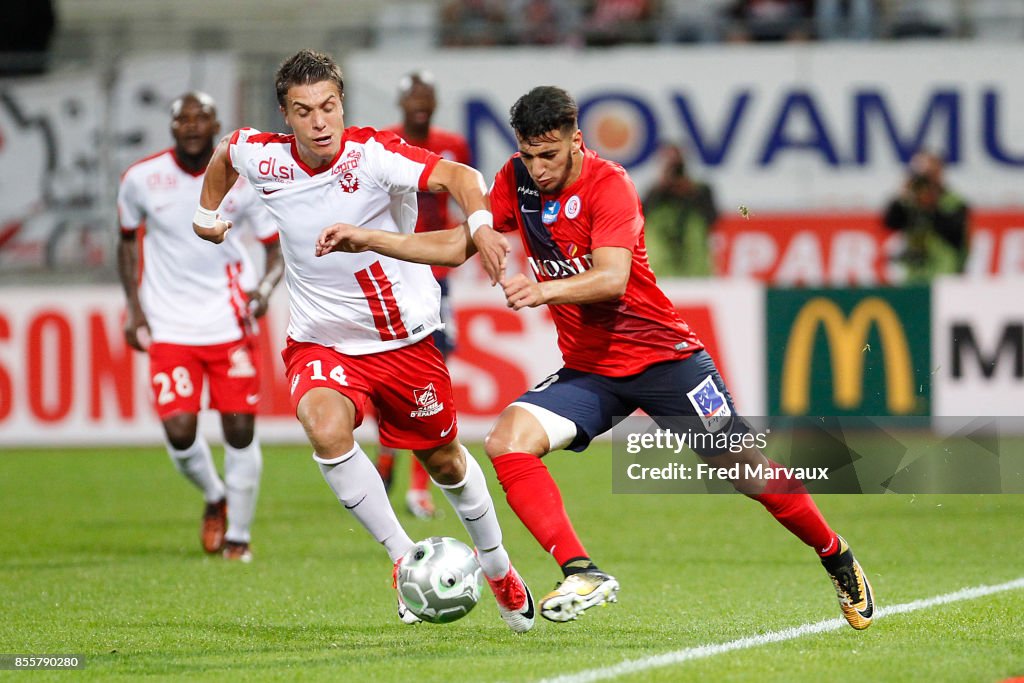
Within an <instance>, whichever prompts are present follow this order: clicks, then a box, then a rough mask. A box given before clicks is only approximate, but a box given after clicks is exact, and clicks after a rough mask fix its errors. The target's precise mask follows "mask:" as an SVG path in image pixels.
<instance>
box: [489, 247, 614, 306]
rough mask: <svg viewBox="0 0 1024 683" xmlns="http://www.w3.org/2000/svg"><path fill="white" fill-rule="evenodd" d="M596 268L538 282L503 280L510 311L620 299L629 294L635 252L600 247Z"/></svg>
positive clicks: (519, 278)
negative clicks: (548, 305)
mask: <svg viewBox="0 0 1024 683" xmlns="http://www.w3.org/2000/svg"><path fill="white" fill-rule="evenodd" d="M593 256H594V265H593V266H592V267H591V268H590V269H589V270H587V271H585V272H583V273H580V274H579V275H573V276H572V277H567V278H564V279H561V280H547V281H545V282H536V281H534V280H531V279H529V278H527V277H526V276H525V275H523V274H522V273H519V274H517V275H514V276H512V277H511V278H509V279H507V280H502V282H501V287H502V289H503V290H504V291H505V300H506V302H507V304H508V307H509V308H512V309H514V310H517V311H518V310H520V309H523V308H531V307H534V306H540V305H541V304H593V303H597V302H599V301H611V300H613V299H618V298H619V297H621V296H622V295H623V294H625V293H626V285H627V284H628V282H629V273H630V270H631V269H632V266H633V252H631V251H630V250H629V249H623V248H622V247H598V248H597V249H595V250H594V254H593Z"/></svg>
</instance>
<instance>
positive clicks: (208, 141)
mask: <svg viewBox="0 0 1024 683" xmlns="http://www.w3.org/2000/svg"><path fill="white" fill-rule="evenodd" d="M171 116H172V118H171V135H172V136H173V137H174V147H172V148H170V149H165V150H163V151H162V152H159V153H157V154H154V155H152V156H149V157H146V158H145V159H142V160H141V161H138V162H136V163H135V164H133V165H132V166H131V167H129V168H128V170H127V171H125V173H124V175H123V177H122V179H121V186H120V189H119V191H118V196H117V207H118V215H119V218H120V223H121V244H120V247H119V250H118V265H119V271H120V276H121V283H122V285H123V287H124V290H125V294H126V296H127V301H128V312H127V318H126V321H125V337H126V338H127V340H128V344H129V345H130V346H132V348H134V349H137V350H139V351H143V350H148V352H149V371H150V378H151V382H152V387H153V398H154V402H155V404H156V409H157V413H158V414H159V416H160V419H161V420H162V422H163V427H164V432H165V433H166V435H167V450H168V452H169V454H170V456H171V460H172V461H173V462H174V464H175V467H177V469H178V471H180V472H181V473H182V474H183V475H184V476H185V477H187V478H188V479H189V480H190V481H191V482H192V483H193V484H195V486H196V487H197V488H199V489H200V490H201V491H202V492H203V496H204V497H205V498H206V510H205V513H204V515H203V531H202V542H203V547H204V548H205V549H206V551H207V552H210V553H213V552H217V551H220V550H221V549H222V546H223V551H224V553H223V554H224V557H226V558H228V559H236V560H242V561H245V562H248V561H250V560H251V559H252V553H251V551H250V549H249V541H250V527H251V525H252V519H253V515H254V512H255V507H256V496H257V493H258V491H259V480H260V472H261V471H262V456H261V453H260V444H259V441H258V439H257V438H256V436H255V434H254V428H255V414H256V408H257V405H258V402H259V376H258V373H257V368H258V367H259V363H257V362H256V360H255V359H254V358H253V353H254V348H255V347H254V344H253V342H254V338H253V336H252V333H253V331H254V328H253V325H254V323H253V320H252V318H254V317H259V316H262V315H263V314H264V313H265V312H266V310H267V299H268V297H269V296H270V293H271V291H272V290H273V288H274V286H275V285H276V284H277V282H278V281H279V280H280V279H281V272H282V263H281V249H280V245H279V244H278V241H277V228H276V227H275V226H274V223H273V221H272V220H271V218H270V216H269V214H267V212H266V211H265V210H264V209H263V207H262V206H261V205H260V203H259V200H258V198H257V197H256V195H255V193H254V192H253V190H252V188H251V187H250V186H249V184H248V183H245V182H244V181H240V182H239V183H238V185H237V186H235V187H233V188H232V189H231V192H230V193H228V195H227V196H226V197H225V199H224V202H223V204H222V205H221V211H222V212H223V213H224V214H225V215H226V216H229V217H231V219H232V220H247V221H248V222H249V223H250V225H252V227H253V228H254V229H255V230H256V234H257V237H259V238H260V240H261V241H262V242H263V244H264V247H265V248H266V269H265V274H264V275H263V279H262V281H261V282H260V283H259V284H258V285H257V283H256V277H255V275H254V274H253V267H252V264H251V263H250V260H249V257H248V253H247V251H246V249H245V247H244V245H243V244H242V243H241V242H240V241H239V240H238V239H235V238H233V239H231V240H230V242H229V244H228V245H227V246H226V247H225V248H224V249H216V248H214V247H213V245H210V244H205V243H203V242H200V241H199V240H197V239H196V238H195V235H193V234H192V232H191V231H190V230H189V229H188V226H189V224H190V220H191V218H192V215H191V214H192V212H193V211H194V210H195V203H196V202H197V201H198V200H199V192H200V190H201V188H202V185H203V173H204V172H205V170H206V164H207V162H209V160H210V156H211V155H212V154H213V144H214V137H215V136H216V135H217V132H218V131H219V129H220V124H219V123H218V122H217V111H216V108H215V106H214V102H213V99H212V98H210V96H209V95H206V94H205V93H199V92H192V93H187V94H185V95H183V96H181V97H180V98H178V99H177V100H175V101H174V104H173V105H172V106H171ZM143 225H145V228H146V232H145V239H144V241H143V252H144V256H145V258H144V261H143V263H144V267H143V270H142V282H141V284H139V283H138V280H137V276H138V255H137V254H138V244H137V240H136V232H137V229H138V228H140V227H142V226H143ZM150 340H151V343H150ZM206 379H208V380H209V383H210V407H211V408H213V409H214V410H217V411H219V412H220V416H221V426H222V428H223V430H224V441H225V444H224V480H223V481H221V479H220V477H219V476H218V475H217V469H216V467H214V464H213V460H212V458H211V455H210V446H209V444H207V442H206V439H205V438H203V436H202V435H201V434H197V432H196V424H197V417H198V413H199V408H200V396H201V395H202V393H203V383H204V380H206ZM225 508H226V509H227V511H229V512H230V513H231V514H230V518H229V519H228V520H225V517H226V512H225ZM225 525H227V528H226V529H225Z"/></svg>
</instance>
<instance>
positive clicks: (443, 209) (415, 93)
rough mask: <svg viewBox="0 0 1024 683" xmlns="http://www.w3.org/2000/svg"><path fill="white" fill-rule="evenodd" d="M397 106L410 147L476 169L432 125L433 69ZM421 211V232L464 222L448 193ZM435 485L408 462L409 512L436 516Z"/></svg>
mask: <svg viewBox="0 0 1024 683" xmlns="http://www.w3.org/2000/svg"><path fill="white" fill-rule="evenodd" d="M398 106H399V107H400V108H401V109H402V123H400V124H398V125H395V126H392V127H391V128H388V129H387V130H389V131H391V132H393V133H397V134H398V135H400V136H401V137H402V138H403V139H405V141H406V142H408V143H409V144H410V145H415V146H416V147H422V148H423V149H429V150H430V151H431V152H434V153H435V154H439V155H440V156H441V157H442V158H444V159H448V160H449V161H457V162H459V163H460V164H466V165H467V166H472V165H473V160H472V157H471V155H470V153H469V143H467V142H466V139H465V138H464V137H462V136H461V135H459V134H458V133H456V132H454V131H450V130H445V129H444V128H439V127H437V126H433V125H431V121H432V120H433V118H434V111H435V110H436V109H437V89H436V86H435V84H434V76H433V74H431V73H430V72H429V71H413V72H412V73H409V74H406V75H405V76H403V77H402V79H401V80H400V81H399V82H398ZM416 203H417V208H418V213H417V216H416V231H417V232H425V231H429V230H446V229H448V228H451V227H454V226H456V225H458V224H459V223H461V222H462V220H463V219H464V217H463V216H462V215H461V211H459V209H458V206H457V205H456V206H455V207H454V209H455V212H456V215H457V216H458V217H457V218H456V217H455V216H453V212H452V209H453V207H452V204H453V202H452V201H451V195H449V194H448V193H447V192H418V193H417V194H416ZM449 270H450V269H449V268H445V267H444V266H434V267H433V268H431V271H432V272H433V273H434V278H436V279H437V284H438V285H440V286H441V322H442V323H444V328H443V329H440V330H437V331H435V332H434V334H433V337H434V344H435V345H436V346H437V348H438V350H439V351H441V355H442V356H444V357H445V359H447V358H448V355H449V354H450V353H452V352H453V351H454V350H455V338H456V330H455V321H454V320H453V319H452V314H451V304H450V303H449V300H448V271H449ZM395 458H396V452H395V450H394V449H392V448H388V447H386V446H383V445H381V446H380V448H379V450H378V451H377V471H378V472H380V476H381V478H382V479H383V480H384V486H385V488H388V489H390V487H391V480H392V474H393V471H394V466H395ZM429 482H430V479H429V477H428V476H427V471H426V470H424V469H423V466H422V465H421V464H420V461H419V460H417V459H416V458H412V459H410V462H409V489H408V491H406V494H405V504H406V507H408V508H409V512H411V513H412V514H414V515H416V516H417V517H419V518H420V519H429V518H431V517H433V516H434V514H435V509H434V502H433V500H432V499H431V495H430V489H429V488H428V484H429Z"/></svg>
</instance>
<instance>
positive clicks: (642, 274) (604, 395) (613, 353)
mask: <svg viewBox="0 0 1024 683" xmlns="http://www.w3.org/2000/svg"><path fill="white" fill-rule="evenodd" d="M577 112H578V110H577V107H576V103H575V101H574V100H573V99H572V97H571V96H570V95H569V94H568V93H567V92H565V91H564V90H562V89H560V88H555V87H550V86H543V87H538V88H534V89H533V90H531V91H530V92H529V93H527V94H526V95H524V96H523V97H521V98H520V99H519V100H518V101H517V102H516V103H515V105H514V106H513V107H512V110H511V119H510V121H511V124H512V128H513V129H514V131H515V134H516V139H517V141H518V145H519V152H518V153H517V154H515V155H514V156H513V157H512V158H511V159H509V160H508V162H507V163H506V164H505V165H504V166H503V167H502V168H501V170H499V171H498V174H497V176H496V177H495V179H494V185H493V187H492V189H491V208H492V211H493V215H494V227H495V228H497V229H498V230H500V231H502V230H503V231H518V232H519V233H520V236H521V237H522V241H523V245H524V247H525V248H526V251H527V253H528V255H529V263H530V266H531V269H532V270H533V274H534V276H535V278H536V280H530V279H529V278H527V277H526V276H525V275H522V274H519V275H515V276H513V277H510V278H507V279H503V281H502V283H501V284H502V287H503V288H504V291H505V297H506V300H507V303H508V305H509V306H510V307H511V308H513V309H515V310H520V309H522V308H525V307H532V306H539V305H541V304H551V307H550V309H549V310H550V312H551V315H552V318H553V319H554V322H555V326H556V329H557V332H558V344H559V348H560V349H561V351H562V355H563V358H564V362H565V367H564V368H562V369H561V370H559V371H558V372H557V373H555V374H554V375H552V376H550V377H548V378H547V379H545V380H544V381H543V382H541V383H540V384H538V385H537V386H536V387H534V388H533V389H531V390H530V391H527V392H526V393H524V394H523V395H522V396H521V397H520V398H519V399H518V400H516V401H515V402H514V403H512V404H511V405H510V406H508V407H507V408H506V409H505V410H504V411H503V412H502V414H501V416H500V417H499V418H498V421H497V423H496V424H495V425H494V427H493V428H492V429H491V432H490V434H488V436H487V443H486V448H487V454H488V456H489V457H490V458H491V461H492V462H493V464H494V469H495V472H496V473H497V476H498V481H499V482H500V483H501V485H502V487H503V488H504V489H505V493H506V496H507V499H508V503H509V506H510V507H511V508H512V509H513V510H514V511H515V513H516V514H517V515H518V516H519V518H520V519H521V520H522V521H523V523H524V524H525V525H526V527H527V529H529V531H530V532H531V533H532V534H533V536H534V538H536V539H537V541H538V542H539V543H540V544H541V546H542V547H543V548H544V549H545V550H546V551H548V552H550V553H551V554H552V555H553V556H554V558H555V560H556V561H557V562H558V564H559V565H560V566H561V568H562V572H563V574H564V576H565V579H564V580H563V581H562V582H561V583H560V584H559V586H558V587H557V588H556V589H555V590H554V591H552V592H551V593H549V594H548V595H546V596H545V597H544V598H543V599H542V600H541V602H540V608H541V614H542V615H543V616H544V617H546V618H547V619H550V620H552V621H569V620H572V619H575V618H576V617H577V615H579V613H580V612H581V611H583V610H586V609H588V608H590V607H593V606H594V605H598V604H601V603H603V602H606V601H614V599H615V596H616V593H617V591H618V588H619V584H618V581H617V580H616V579H615V578H614V577H612V576H611V575H609V574H607V573H606V572H603V571H601V570H600V569H598V568H597V566H596V564H595V563H594V562H593V560H592V559H591V558H590V556H589V555H588V554H587V551H586V550H585V549H584V547H583V544H582V543H581V542H580V540H579V538H578V537H577V535H576V532H575V531H574V530H573V527H572V524H571V523H570V521H569V518H568V516H567V515H566V512H565V507H564V506H563V504H562V498H561V494H560V492H559V490H558V487H557V486H556V484H555V482H554V480H553V479H552V477H551V475H550V473H549V472H548V470H547V467H545V465H544V464H543V463H542V462H541V457H543V456H544V455H546V454H547V453H549V452H550V451H552V450H556V449H560V448H568V449H570V450H575V451H582V450H584V449H585V448H586V446H587V445H588V444H589V443H590V441H591V439H593V438H594V437H595V436H597V435H598V434H601V433H602V432H605V431H607V430H608V429H610V428H611V427H612V425H613V423H614V419H615V416H625V415H629V414H630V413H632V412H633V411H634V410H635V409H637V408H641V409H643V410H644V411H646V412H647V413H648V414H649V415H657V416H673V417H675V416H678V418H680V419H685V418H692V419H688V420H687V424H691V425H693V424H696V425H699V428H700V429H701V430H702V431H704V432H705V433H707V434H714V435H715V436H716V437H718V436H719V435H724V436H726V437H729V439H730V440H729V443H736V442H735V441H732V439H731V437H733V436H738V437H740V438H742V436H743V435H744V434H746V433H747V430H748V429H749V427H748V425H747V424H746V422H745V421H744V420H743V419H742V418H740V417H739V416H737V415H736V410H735V407H734V406H733V403H732V398H731V397H730V395H729V392H728V390H727V389H726V387H725V384H724V382H723V381H722V378H721V377H720V376H719V374H718V371H717V370H716V369H715V364H714V362H713V361H712V359H711V357H710V356H709V355H708V353H707V352H706V351H705V350H704V349H703V346H702V344H701V343H700V341H699V340H698V338H697V337H696V336H695V335H694V334H693V333H692V332H691V331H690V329H689V328H688V327H687V325H686V324H685V323H684V322H683V321H682V320H681V319H680V318H679V316H678V315H677V314H676V313H675V310H674V307H673V306H672V303H671V302H670V301H669V300H668V298H667V297H666V296H665V295H664V294H663V293H662V291H661V290H660V289H659V288H658V286H657V284H656V282H655V279H654V274H653V273H652V272H651V269H650V267H649V265H648V262H647V253H646V247H645V245H644V233H643V226H644V220H643V213H642V210H641V205H640V199H639V197H638V195H637V192H636V189H635V188H634V187H633V183H632V181H631V180H630V179H629V176H628V175H627V174H626V171H625V170H624V169H623V168H622V167H621V166H619V165H618V164H615V163H612V162H610V161H606V160H604V159H601V158H600V157H598V156H597V154H595V153H594V152H592V151H590V150H588V149H586V147H585V146H584V144H583V136H582V134H581V132H580V130H579V127H578V124H577ZM339 249H340V250H343V251H354V252H359V251H362V250H365V249H372V250H374V251H376V252H379V253H382V254H388V255H390V256H397V257H399V258H407V259H410V260H414V261H418V262H426V263H433V262H440V263H458V262H459V259H460V258H465V254H466V253H467V252H471V251H472V245H471V244H469V243H467V241H466V239H465V231H464V230H461V229H456V230H450V231H447V232H446V233H429V234H428V233H424V234H418V235H411V236H400V235H380V234H378V233H371V232H369V231H366V230H361V229H359V228H354V227H353V226H351V225H336V226H331V227H330V228H328V229H327V230H325V231H324V233H323V234H322V235H321V238H320V240H319V246H318V252H320V253H327V252H329V251H331V250H339ZM485 256H487V255H485ZM716 440H717V439H716ZM719 443H722V442H721V441H719ZM698 453H699V454H700V455H701V456H702V457H703V458H705V460H706V461H707V462H708V464H709V465H711V466H712V467H716V468H719V467H731V466H733V465H734V464H737V463H740V464H741V467H740V469H739V470H738V471H743V472H745V471H747V470H746V468H745V467H743V465H745V464H751V465H761V466H762V467H764V468H766V469H768V468H771V469H773V470H776V471H777V472H778V474H776V477H774V478H771V479H767V478H760V477H758V478H750V477H747V478H743V479H738V480H735V481H733V482H732V483H733V485H734V486H735V487H736V488H737V490H739V491H741V492H743V493H745V494H747V495H748V496H750V497H751V498H753V499H755V500H757V501H758V502H760V503H761V504H762V505H764V506H765V508H767V509H768V511H769V512H770V513H771V514H772V515H773V516H774V517H775V518H776V519H777V520H778V521H779V522H780V523H781V524H783V526H785V527H786V528H787V529H788V530H789V531H791V532H792V533H793V534H795V535H796V536H797V537H798V538H800V540H801V541H803V542H804V543H805V544H807V545H809V546H811V547H812V548H813V549H814V550H815V551H816V553H817V554H818V556H819V557H820V558H821V562H822V564H823V565H824V566H825V569H826V570H827V571H828V573H829V576H830V577H831V578H832V581H833V584H834V587H835V589H836V593H837V596H838V598H839V603H840V608H841V610H842V612H843V615H844V616H845V617H846V619H847V621H848V622H849V623H850V625H851V626H853V627H854V628H856V629H863V628H867V627H868V626H869V625H870V624H871V620H872V617H873V616H874V601H873V598H872V595H871V587H870V585H869V584H868V581H867V578H866V577H865V575H864V572H863V571H862V569H861V567H860V565H859V564H858V563H857V561H856V560H855V559H854V557H853V553H852V552H851V551H850V549H849V546H848V545H847V544H846V541H844V540H843V539H842V538H841V537H839V536H838V535H837V534H836V533H835V532H833V531H832V529H831V528H830V527H829V526H828V524H827V523H826V522H825V520H824V518H823V517H822V515H821V513H820V512H819V511H818V508H817V506H816V505H815V504H814V501H813V500H812V499H811V497H810V495H809V494H808V493H807V491H806V489H805V488H804V486H803V484H802V483H801V482H800V481H798V480H793V479H788V478H787V477H786V475H785V474H782V472H783V470H781V469H779V465H777V464H776V463H773V462H771V461H769V460H768V459H767V458H766V457H765V456H764V454H763V453H762V452H761V451H760V450H758V449H756V448H748V449H745V450H742V451H740V452H731V451H729V450H725V451H724V452H723V451H722V450H720V449H701V450H698ZM758 471H760V470H758Z"/></svg>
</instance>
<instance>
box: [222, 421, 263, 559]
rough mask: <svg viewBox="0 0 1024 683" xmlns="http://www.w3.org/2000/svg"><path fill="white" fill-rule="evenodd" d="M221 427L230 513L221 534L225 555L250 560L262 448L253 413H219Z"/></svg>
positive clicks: (228, 557)
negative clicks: (226, 526) (223, 531)
mask: <svg viewBox="0 0 1024 683" xmlns="http://www.w3.org/2000/svg"><path fill="white" fill-rule="evenodd" d="M221 427H222V429H223V430H224V442H225V443H224V485H225V487H226V489H227V503H228V510H229V511H230V513H231V514H230V515H229V516H228V528H227V531H226V532H225V534H224V558H225V559H228V560H237V561H240V562H251V561H252V550H251V549H250V547H249V544H250V542H251V540H252V538H251V530H252V521H253V518H254V517H255V515H256V500H257V498H258V497H259V491H260V475H261V474H262V472H263V452H262V450H261V449H260V442H259V440H258V439H257V438H256V416H255V415H253V414H251V413H225V414H222V415H221Z"/></svg>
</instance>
